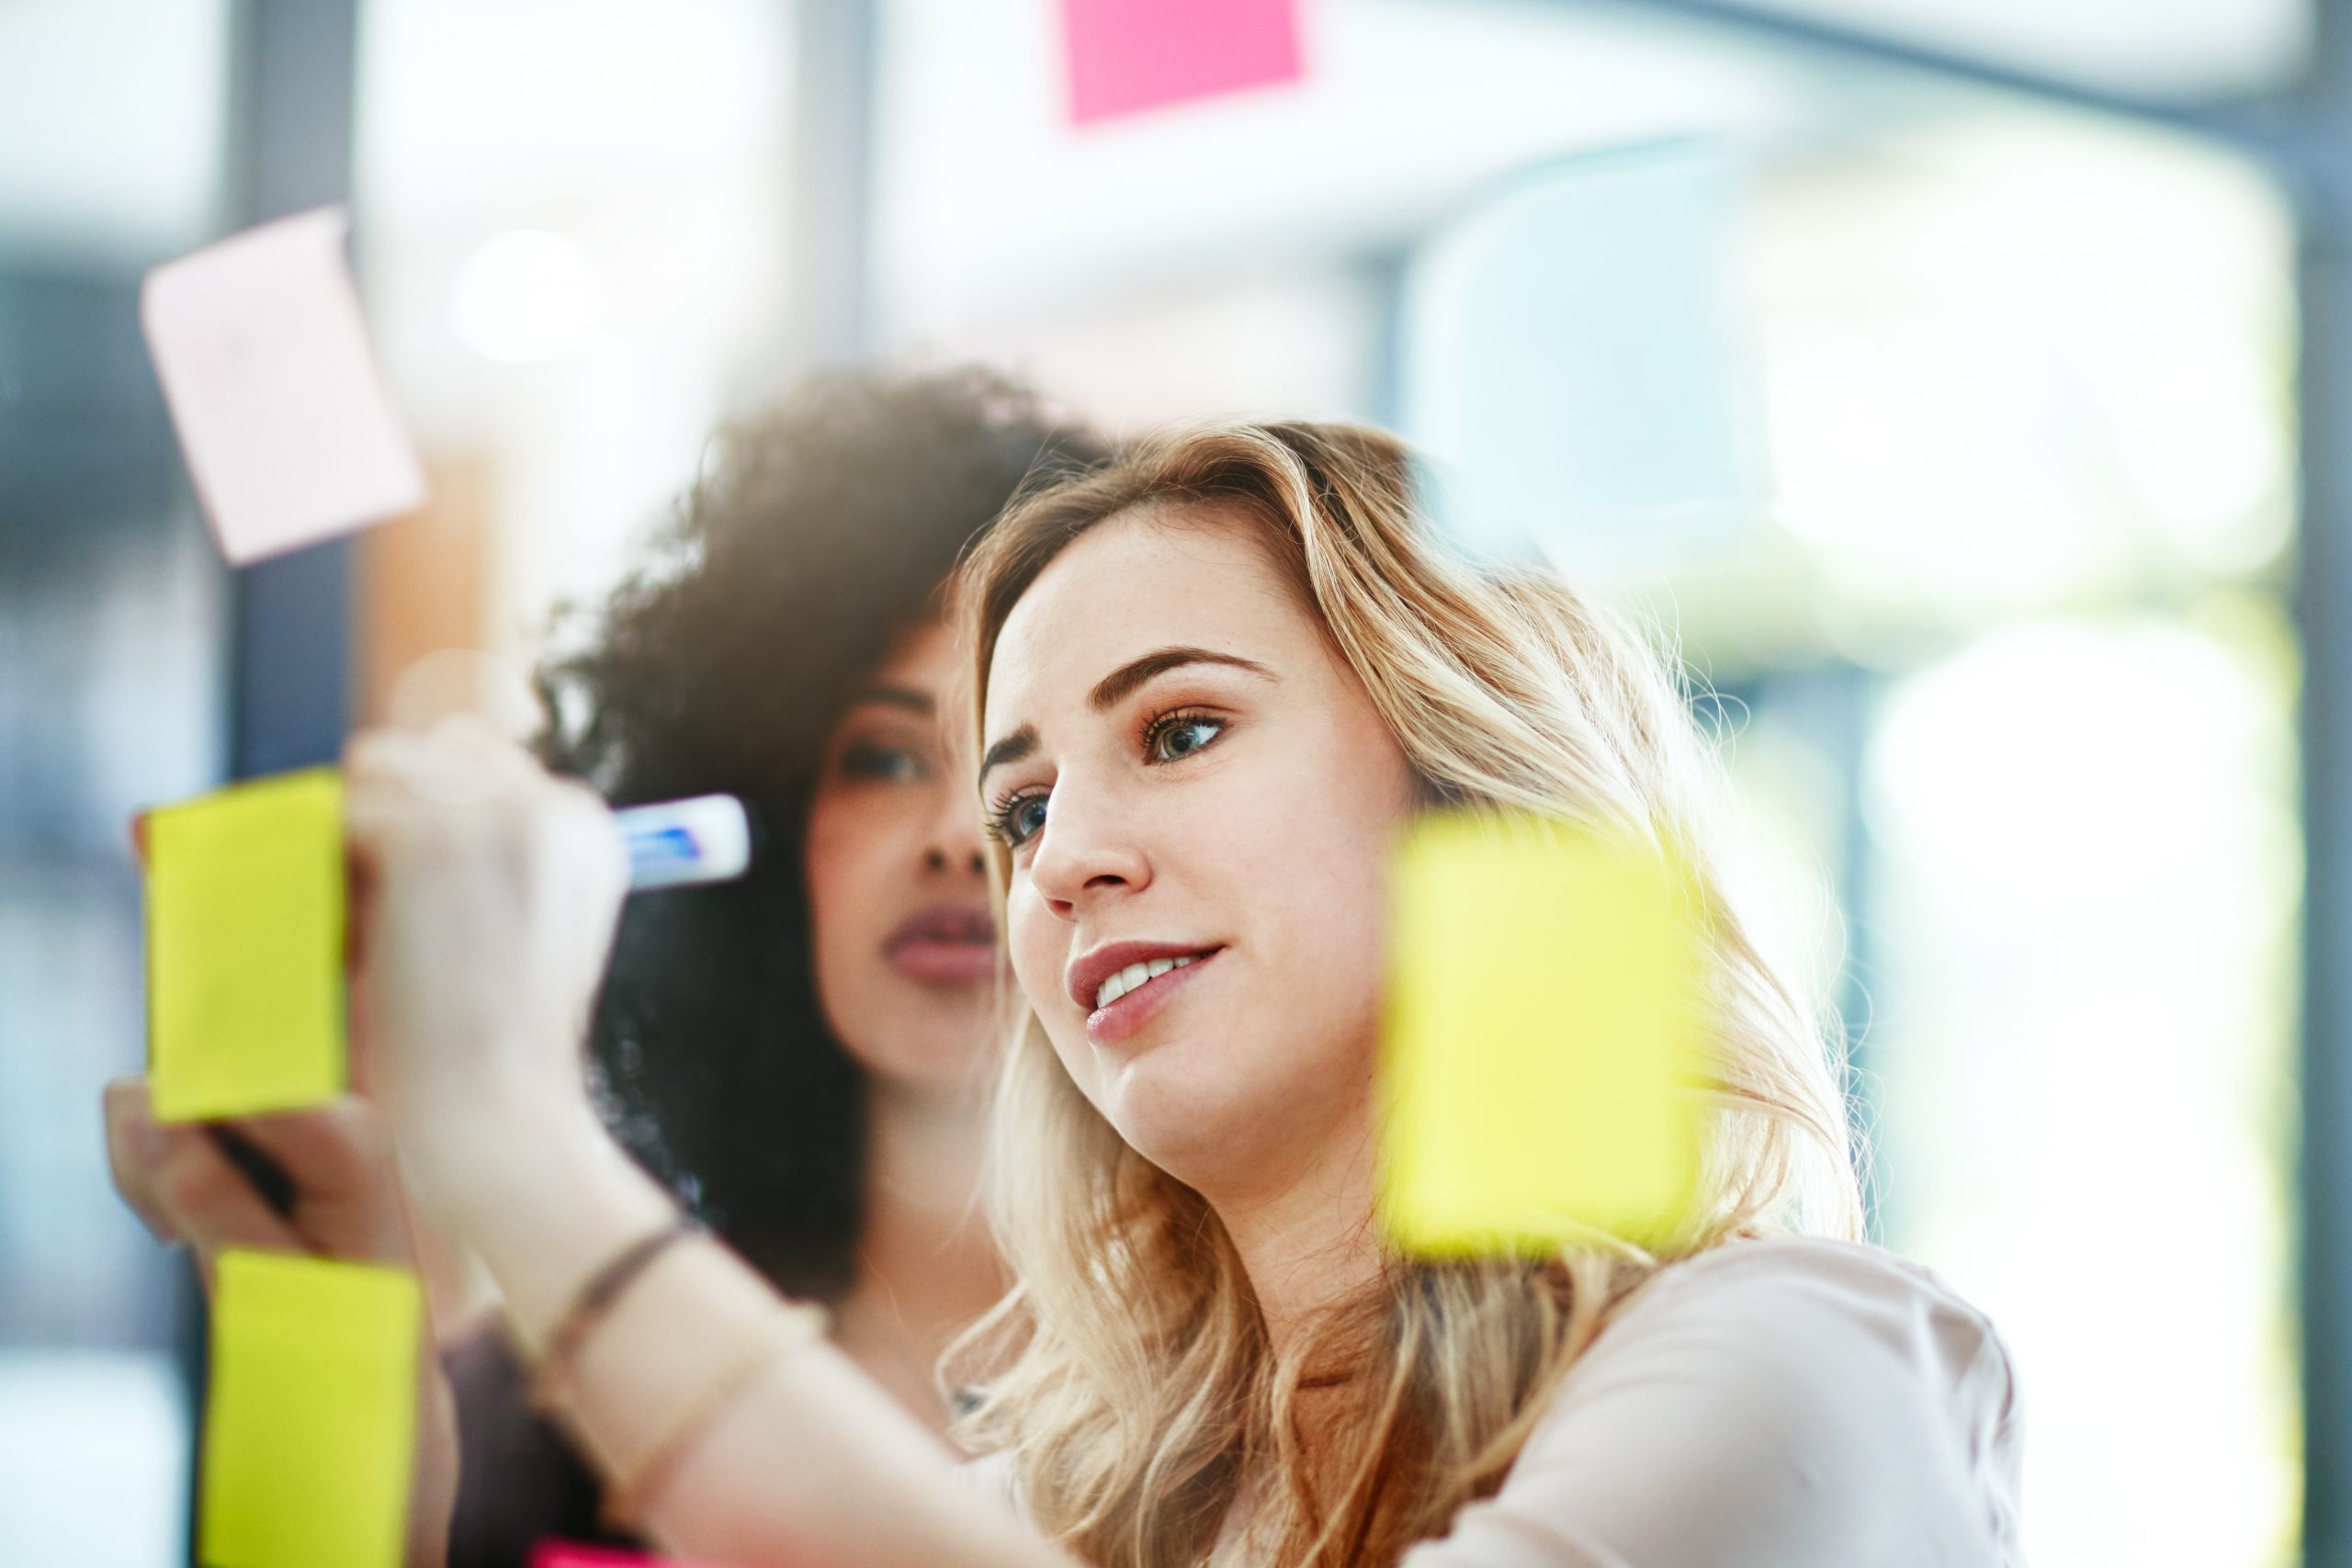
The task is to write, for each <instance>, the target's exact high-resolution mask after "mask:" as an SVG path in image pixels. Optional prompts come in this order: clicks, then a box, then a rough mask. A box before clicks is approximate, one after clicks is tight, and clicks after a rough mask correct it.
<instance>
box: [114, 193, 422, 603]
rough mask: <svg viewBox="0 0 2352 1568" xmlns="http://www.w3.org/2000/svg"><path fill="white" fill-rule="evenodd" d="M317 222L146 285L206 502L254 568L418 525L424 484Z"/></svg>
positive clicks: (335, 218)
mask: <svg viewBox="0 0 2352 1568" xmlns="http://www.w3.org/2000/svg"><path fill="white" fill-rule="evenodd" d="M347 227H348V220H347V218H346V217H345V213H344V212H343V210H342V209H340V208H321V209H318V210H316V211H313V212H304V213H300V214H298V215H297V216H295V217H292V218H284V219H280V220H277V222H274V223H265V224H263V225H261V226H260V227H259V228H257V229H248V230H246V231H244V232H243V233H242V234H233V235H232V236H230V237H229V238H228V239H226V240H222V241H220V243H217V244H212V245H208V246H206V247H205V248H204V249H203V250H200V251H198V252H196V253H195V254H192V255H186V256H182V257H181V258H180V259H179V260H177V261H174V262H166V263H165V264H164V265H162V266H159V267H157V268H155V270H154V271H153V272H151V273H149V274H148V275H147V280H146V283H145V285H144V287H143V288H141V290H140V297H139V315H140V321H141V324H142V325H143V326H144V327H145V328H146V332H147V347H148V352H149V353H150V354H151V355H153V357H154V361H155V374H156V377H157V378H158V379H160V380H161V381H162V382H163V384H164V401H165V403H167V404H168V405H169V406H170V408H171V411H172V425H173V428H175V430H177V431H178V432H179V438H180V450H181V451H182V452H183V453H184V454H186V456H187V467H188V473H189V474H190V476H191V477H193V478H194V479H195V481H196V493H197V499H198V501H200V502H202V503H203V506H204V513H205V515H206V517H207V518H209V520H210V522H211V524H212V531H213V533H214V535H215V536H217V537H218V538H219V539H220V550H221V553H222V554H223V555H225V556H227V557H228V558H229V559H230V560H232V561H233V562H236V563H237V564H239V565H243V564H244V563H245V562H247V561H254V560H259V559H261V558H263V557H265V556H273V555H277V554H278V553H279V552H281V551H284V550H290V549H293V548H295V547H298V546H301V545H307V544H311V543H313V542H314V541H316V540H319V539H323V538H326V537H328V536H331V535H334V534H340V533H344V532H345V531H347V530H349V529H353V528H357V527H361V526H364V525H367V524H369V523H377V522H381V521H382V520H383V519H385V518H387V517H393V516H397V515H399V514H400V513H403V512H409V511H413V509H414V508H415V507H417V506H418V505H419V504H420V503H422V502H423V501H424V470H423V468H421V467H419V465H418V463H417V460H416V451H415V448H414V447H413V446H411V445H410V444H409V438H408V434H407V432H406V431H405V430H404V429H402V427H401V421H400V416H399V415H398V414H397V413H395V412H393V409H392V401H391V398H390V395H389V394H388V393H387V391H386V390H385V387H384V378H383V377H382V375H381V374H380V373H379V370H378V368H377V366H376V357H375V355H374V353H373V352H372V351H371V350H370V349H369V347H368V328H367V323H366V322H365V321H363V320H362V318H361V316H360V313H359V293H358V290H357V289H356V288H354V287H353V285H352V281H351V269H350V267H349V266H348V265H346V264H345V260H344V235H345V230H346V228H347Z"/></svg>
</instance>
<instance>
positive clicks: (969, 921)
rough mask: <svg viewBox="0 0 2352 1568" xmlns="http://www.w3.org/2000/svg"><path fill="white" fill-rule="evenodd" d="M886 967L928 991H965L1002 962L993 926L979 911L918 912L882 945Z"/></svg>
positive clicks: (964, 908)
mask: <svg viewBox="0 0 2352 1568" xmlns="http://www.w3.org/2000/svg"><path fill="white" fill-rule="evenodd" d="M882 956H883V957H884V958H885V959H887V960H888V962H889V964H890V967H891V968H893V969H895V970H897V971H898V972H899V974H901V975H903V976H906V977H907V978H908V979H910V980H914V981H918V982H920V983H921V984H922V985H926V986H968V985H973V984H976V983H977V982H978V981H981V980H986V979H989V978H992V977H993V976H995V975H996V973H997V970H998V967H999V964H1000V962H1001V961H1000V959H999V957H998V953H997V945H996V923H995V922H994V921H993V920H991V919H989V912H988V910H986V909H984V908H978V907H977V906H949V905H940V906H936V907H934V908H928V909H920V910H917V911H916V912H915V913H914V914H912V915H910V916H908V917H907V919H905V920H903V921H901V922H900V923H899V929H898V930H897V931H892V932H891V933H890V936H889V939H888V941H886V942H883V944H882Z"/></svg>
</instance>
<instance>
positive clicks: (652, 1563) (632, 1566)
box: [531, 1540, 694, 1568]
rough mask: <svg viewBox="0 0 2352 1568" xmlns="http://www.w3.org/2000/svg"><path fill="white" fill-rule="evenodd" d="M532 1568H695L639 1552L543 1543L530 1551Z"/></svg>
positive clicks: (606, 1547) (604, 1547)
mask: <svg viewBox="0 0 2352 1568" xmlns="http://www.w3.org/2000/svg"><path fill="white" fill-rule="evenodd" d="M531 1568H694V1564H692V1563H690V1562H676V1561H674V1560H673V1559H671V1558H667V1557H648V1556H646V1555H645V1554H644V1553H643V1552H639V1551H615V1550H613V1549H612V1548H611V1547H609V1546H574V1545H573V1544H572V1543H571V1542H570V1541H568V1540H543V1541H541V1542H539V1543H538V1544H537V1546H534V1547H533V1548H531Z"/></svg>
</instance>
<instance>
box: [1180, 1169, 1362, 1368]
mask: <svg viewBox="0 0 2352 1568" xmlns="http://www.w3.org/2000/svg"><path fill="white" fill-rule="evenodd" d="M1325 1146H1326V1148H1328V1149H1329V1154H1328V1155H1327V1156H1325V1157H1323V1158H1321V1159H1319V1160H1318V1161H1317V1162H1315V1163H1314V1164H1311V1165H1309V1166H1306V1167H1305V1168H1301V1169H1299V1170H1297V1171H1295V1172H1293V1173H1289V1174H1288V1175H1286V1177H1285V1178H1284V1179H1283V1180H1281V1181H1280V1182H1279V1183H1272V1184H1268V1185H1266V1186H1263V1187H1261V1188H1256V1189H1243V1190H1235V1191H1233V1192H1228V1193H1223V1194H1206V1196H1207V1197H1208V1198H1209V1201H1210V1204H1211V1206H1213V1207H1214V1208H1215V1209H1216V1213H1217V1218H1218V1220H1219V1221H1221V1222H1222V1223H1223V1224H1224V1225H1225V1231H1226V1235H1227V1236H1228V1237H1229V1238H1231V1240H1232V1242H1233V1246H1234V1249H1235V1251H1237V1252H1238V1253H1239V1254H1240V1257H1241V1265H1242V1268H1243V1269H1244V1271H1246V1272H1247V1273H1248V1275H1249V1276H1250V1290H1251V1292H1253V1293H1254V1294H1255V1295H1256V1296H1257V1298H1258V1310H1259V1312H1260V1313H1261V1314H1263V1316H1264V1318H1265V1323H1266V1331H1267V1334H1268V1336H1269V1337H1270V1338H1271V1339H1272V1342H1273V1345H1274V1348H1276V1349H1277V1350H1278V1351H1279V1350H1281V1349H1283V1348H1285V1347H1286V1346H1288V1345H1289V1344H1290V1343H1291V1342H1292V1341H1293V1340H1294V1339H1295V1337H1296V1336H1297V1334H1298V1333H1299V1332H1300V1331H1301V1330H1302V1329H1304V1328H1306V1327H1307V1326H1309V1325H1312V1323H1313V1322H1314V1320H1315V1319H1316V1318H1317V1316H1318V1315H1320V1314H1322V1313H1323V1312H1325V1311H1327V1310H1328V1309H1329V1308H1331V1307H1334V1306H1337V1305H1339V1304H1340V1303H1344V1302H1347V1301H1350V1300H1352V1299H1354V1298H1355V1297H1356V1296H1357V1295H1358V1294H1360V1293H1361V1292H1363V1290H1364V1289H1365V1288H1366V1287H1368V1286H1369V1285H1371V1284H1372V1283H1373V1282H1374V1280H1377V1279H1378V1278H1379V1276H1380V1268H1381V1264H1380V1245H1379V1238H1378V1237H1377V1235H1375V1234H1374V1230H1373V1225H1372V1199H1373V1166H1372V1153H1371V1140H1370V1137H1369V1134H1367V1135H1366V1136H1364V1137H1363V1139H1361V1140H1356V1139H1347V1140H1341V1141H1333V1142H1328V1143H1327V1144H1326V1145H1325Z"/></svg>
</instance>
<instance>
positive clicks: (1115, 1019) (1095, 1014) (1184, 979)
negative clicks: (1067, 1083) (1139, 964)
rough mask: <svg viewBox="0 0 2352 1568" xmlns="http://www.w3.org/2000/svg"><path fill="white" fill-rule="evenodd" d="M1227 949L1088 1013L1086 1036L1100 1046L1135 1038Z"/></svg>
mask: <svg viewBox="0 0 2352 1568" xmlns="http://www.w3.org/2000/svg"><path fill="white" fill-rule="evenodd" d="M1224 952H1225V949H1223V948H1221V947H1216V948H1211V949H1210V950H1209V951H1207V952H1206V953H1202V954H1201V955H1200V956H1199V957H1198V958H1195V959H1193V961H1192V962H1191V963H1190V964H1186V965H1184V967H1182V969H1170V970H1169V971H1168V972H1167V973H1166V974H1164V975H1155V976H1152V977H1151V978H1150V979H1149V980H1148V981H1147V982H1145V983H1144V984H1143V985H1141V986H1139V987H1136V989H1134V990H1132V991H1129V992H1128V993H1127V994H1126V995H1125V996H1124V997H1121V998H1119V999H1118V1000H1116V1001H1114V1002H1113V1003H1112V1004H1111V1005H1110V1006H1108V1007H1100V1008H1096V1009H1095V1010H1093V1011H1092V1012H1091V1013H1088V1014H1087V1015H1086V1038H1087V1039H1088V1041H1090V1042H1091V1043H1093V1044H1095V1045H1098V1046H1108V1045H1117V1044H1121V1043H1125V1041H1128V1040H1132V1039H1134V1038H1135V1036H1136V1034H1137V1033H1138V1032H1140V1031H1141V1030H1142V1029H1143V1027H1144V1025H1146V1024H1148V1023H1149V1022H1150V1021H1152V1020H1153V1019H1155V1018H1157V1017H1159V1013H1160V1010H1161V1009H1163V1008H1165V1007H1167V1006H1168V1004H1169V1003H1170V1002H1172V1001H1174V1000H1175V999H1176V998H1177V997H1178V995H1180V994H1181V993H1182V992H1183V991H1184V990H1185V989H1187V988H1188V987H1191V986H1192V985H1193V982H1194V981H1195V980H1197V979H1198V978H1199V977H1200V974H1201V971H1203V970H1204V969H1206V968H1207V967H1208V966H1209V965H1210V964H1214V963H1216V960H1217V957H1218V955H1219V954H1220V953H1224Z"/></svg>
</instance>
